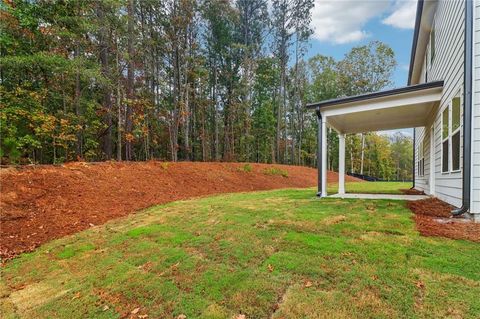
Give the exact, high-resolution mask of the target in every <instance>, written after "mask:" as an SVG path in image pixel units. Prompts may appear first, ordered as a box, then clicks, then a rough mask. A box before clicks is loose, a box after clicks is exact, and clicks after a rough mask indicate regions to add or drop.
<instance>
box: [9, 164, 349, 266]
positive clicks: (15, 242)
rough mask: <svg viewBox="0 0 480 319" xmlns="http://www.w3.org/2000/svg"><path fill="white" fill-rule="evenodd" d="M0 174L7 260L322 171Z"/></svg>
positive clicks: (184, 168)
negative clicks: (134, 217) (170, 207)
mask: <svg viewBox="0 0 480 319" xmlns="http://www.w3.org/2000/svg"><path fill="white" fill-rule="evenodd" d="M0 176H1V198H0V210H1V214H0V230H1V232H0V257H2V258H10V257H13V256H15V255H16V254H19V253H22V252H25V251H31V250H33V249H34V248H36V247H38V246H39V245H41V244H42V243H45V242H47V241H49V240H51V239H54V238H59V237H62V236H65V235H68V234H72V233H75V232H77V231H80V230H83V229H86V228H88V227H91V226H93V225H98V224H102V223H105V222H106V221H108V220H110V219H113V218H116V217H119V216H124V215H127V214H129V213H132V212H135V211H138V210H141V209H143V208H146V207H149V206H152V205H156V204H163V203H167V202H171V201H176V200H180V199H187V198H192V197H197V196H205V195H210V194H217V193H230V192H241V191H254V190H267V189H275V188H288V187H311V186H315V185H316V183H317V171H316V170H315V169H313V168H307V167H300V166H286V165H268V164H243V163H192V162H184V163H166V162H155V161H152V162H130V163H115V162H106V163H90V164H87V163H69V164H65V165H62V166H53V165H40V166H30V167H20V168H7V169H2V170H1V171H0ZM346 178H347V181H358V180H357V179H354V178H351V177H346ZM328 181H329V182H336V181H338V175H337V174H336V173H333V172H330V173H329V175H328Z"/></svg>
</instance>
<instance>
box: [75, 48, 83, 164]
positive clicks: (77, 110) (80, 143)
mask: <svg viewBox="0 0 480 319" xmlns="http://www.w3.org/2000/svg"><path fill="white" fill-rule="evenodd" d="M79 56H80V44H79V43H77V44H76V45H75V50H74V57H75V58H78V57H79ZM80 95H81V87H80V72H79V71H77V72H76V74H75V96H74V98H73V101H74V102H73V104H74V105H75V115H76V116H77V119H78V121H79V125H80V129H79V130H78V131H77V134H76V135H77V147H76V153H75V154H76V156H77V158H76V159H77V160H80V159H82V158H83V120H82V119H81V117H82V109H81V105H80Z"/></svg>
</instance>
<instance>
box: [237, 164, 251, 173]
mask: <svg viewBox="0 0 480 319" xmlns="http://www.w3.org/2000/svg"><path fill="white" fill-rule="evenodd" d="M238 170H239V171H243V172H246V173H250V172H251V171H252V170H253V168H252V165H250V164H248V163H247V164H245V165H243V166H242V167H240V168H239V169H238Z"/></svg>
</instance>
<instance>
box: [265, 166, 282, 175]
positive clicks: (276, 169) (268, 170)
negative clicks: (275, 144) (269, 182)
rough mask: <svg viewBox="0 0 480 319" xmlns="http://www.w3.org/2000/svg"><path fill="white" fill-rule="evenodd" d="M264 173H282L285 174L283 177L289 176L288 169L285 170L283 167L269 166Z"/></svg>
mask: <svg viewBox="0 0 480 319" xmlns="http://www.w3.org/2000/svg"><path fill="white" fill-rule="evenodd" d="M263 173H264V174H265V175H280V176H283V177H288V171H286V170H283V169H280V168H277V167H269V168H266V169H265V170H264V171H263Z"/></svg>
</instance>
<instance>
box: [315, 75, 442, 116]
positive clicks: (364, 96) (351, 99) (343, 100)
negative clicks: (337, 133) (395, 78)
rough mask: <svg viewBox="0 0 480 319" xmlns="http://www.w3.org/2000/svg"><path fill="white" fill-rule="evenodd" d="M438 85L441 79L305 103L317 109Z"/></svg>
mask: <svg viewBox="0 0 480 319" xmlns="http://www.w3.org/2000/svg"><path fill="white" fill-rule="evenodd" d="M438 87H443V81H434V82H427V83H422V84H416V85H410V86H405V87H401V88H397V89H392V90H386V91H378V92H374V93H368V94H362V95H357V96H350V97H344V98H339V99H333V100H327V101H323V102H318V103H311V104H307V108H309V109H318V110H319V109H321V108H324V107H329V106H334V105H342V104H347V103H353V102H359V101H365V100H370V99H376V98H381V97H387V96H392V95H397V94H404V93H411V92H415V91H421V90H426V89H432V88H438Z"/></svg>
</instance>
